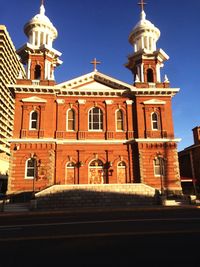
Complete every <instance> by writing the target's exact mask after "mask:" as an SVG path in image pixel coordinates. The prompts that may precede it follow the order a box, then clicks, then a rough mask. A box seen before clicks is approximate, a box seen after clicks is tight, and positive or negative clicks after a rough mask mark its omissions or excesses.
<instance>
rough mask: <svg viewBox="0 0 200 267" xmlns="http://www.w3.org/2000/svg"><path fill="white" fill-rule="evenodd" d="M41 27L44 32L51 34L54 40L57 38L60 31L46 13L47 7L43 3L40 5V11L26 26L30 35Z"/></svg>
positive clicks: (25, 28)
mask: <svg viewBox="0 0 200 267" xmlns="http://www.w3.org/2000/svg"><path fill="white" fill-rule="evenodd" d="M38 29H40V30H41V31H43V32H48V33H50V34H51V38H52V40H54V39H56V37H57V35H58V33H57V30H56V28H55V27H54V25H53V23H52V22H51V21H50V19H49V18H48V17H47V16H46V15H45V8H44V5H43V4H42V5H41V6H40V13H39V14H37V15H35V16H34V17H33V18H32V19H31V20H30V21H29V22H28V23H26V24H25V26H24V32H25V34H26V35H27V36H28V37H30V35H31V34H32V32H33V31H34V30H37V31H38Z"/></svg>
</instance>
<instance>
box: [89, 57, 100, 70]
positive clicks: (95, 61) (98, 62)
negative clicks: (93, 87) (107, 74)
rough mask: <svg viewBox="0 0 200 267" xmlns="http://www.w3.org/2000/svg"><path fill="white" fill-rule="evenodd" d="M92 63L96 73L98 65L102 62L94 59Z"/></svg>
mask: <svg viewBox="0 0 200 267" xmlns="http://www.w3.org/2000/svg"><path fill="white" fill-rule="evenodd" d="M90 63H91V64H93V65H94V71H97V64H101V61H97V59H96V58H94V59H93V61H91V62H90Z"/></svg>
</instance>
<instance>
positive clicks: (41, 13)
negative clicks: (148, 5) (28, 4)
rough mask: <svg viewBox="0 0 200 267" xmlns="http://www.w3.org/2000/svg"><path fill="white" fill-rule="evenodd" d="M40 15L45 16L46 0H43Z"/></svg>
mask: <svg viewBox="0 0 200 267" xmlns="http://www.w3.org/2000/svg"><path fill="white" fill-rule="evenodd" d="M40 15H43V16H44V15H45V8H44V0H41V6H40Z"/></svg>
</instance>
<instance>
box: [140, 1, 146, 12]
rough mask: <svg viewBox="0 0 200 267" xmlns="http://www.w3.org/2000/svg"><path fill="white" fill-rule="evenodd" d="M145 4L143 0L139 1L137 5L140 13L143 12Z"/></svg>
mask: <svg viewBox="0 0 200 267" xmlns="http://www.w3.org/2000/svg"><path fill="white" fill-rule="evenodd" d="M146 4H147V3H145V2H144V0H141V2H139V3H138V5H139V6H141V9H142V11H143V10H144V6H145V5H146Z"/></svg>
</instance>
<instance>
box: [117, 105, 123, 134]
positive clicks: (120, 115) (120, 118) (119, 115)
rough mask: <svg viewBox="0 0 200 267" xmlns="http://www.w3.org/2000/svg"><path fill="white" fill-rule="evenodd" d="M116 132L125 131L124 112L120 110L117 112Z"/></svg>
mask: <svg viewBox="0 0 200 267" xmlns="http://www.w3.org/2000/svg"><path fill="white" fill-rule="evenodd" d="M116 130H117V131H123V130H124V117H123V111H122V110H120V109H119V110H117V111H116Z"/></svg>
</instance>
